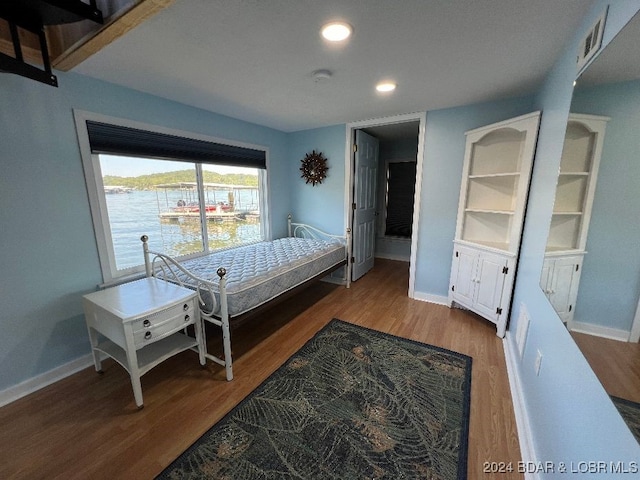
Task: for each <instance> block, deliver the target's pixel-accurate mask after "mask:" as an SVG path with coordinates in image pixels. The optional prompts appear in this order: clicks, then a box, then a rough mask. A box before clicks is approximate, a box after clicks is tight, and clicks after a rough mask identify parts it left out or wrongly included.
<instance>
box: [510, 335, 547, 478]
mask: <svg viewBox="0 0 640 480" xmlns="http://www.w3.org/2000/svg"><path fill="white" fill-rule="evenodd" d="M511 337H512V335H511V332H509V331H507V332H506V334H505V337H504V338H503V339H502V346H503V348H504V358H505V361H506V364H507V375H508V377H509V387H510V389H511V401H512V402H513V411H514V414H515V417H516V426H517V429H518V441H519V443H520V454H521V455H522V461H523V462H534V464H535V463H536V462H537V459H536V452H535V448H534V445H535V444H534V441H533V437H532V436H531V427H530V423H529V415H528V413H527V407H526V403H525V401H524V394H523V392H522V385H521V383H520V374H519V370H518V365H517V359H518V350H517V348H516V347H515V343H514V342H512V341H511ZM539 478H540V476H539V475H538V474H537V473H534V472H531V473H530V472H525V479H526V480H539Z"/></svg>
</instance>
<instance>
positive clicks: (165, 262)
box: [140, 214, 352, 381]
mask: <svg viewBox="0 0 640 480" xmlns="http://www.w3.org/2000/svg"><path fill="white" fill-rule="evenodd" d="M291 219H292V217H291V214H289V216H288V219H287V223H288V234H289V237H300V238H315V239H322V240H338V241H339V242H340V243H342V244H343V245H344V246H345V260H344V261H343V262H341V263H339V264H336V265H334V266H332V267H331V268H330V269H328V270H325V271H323V272H321V273H320V274H319V275H316V276H314V277H313V278H311V279H308V280H307V281H305V282H304V283H302V284H300V285H297V286H294V287H292V288H290V289H289V290H286V291H285V292H282V293H281V294H280V295H279V296H278V297H276V298H274V299H272V300H270V301H268V302H266V303H263V304H260V305H257V306H256V307H255V308H254V310H255V309H258V308H260V307H261V306H263V305H267V304H268V305H271V304H273V303H274V302H275V301H276V300H277V299H278V298H280V297H281V296H282V295H283V294H285V293H287V292H292V291H294V290H295V289H297V288H301V287H302V286H304V285H306V284H307V283H309V282H311V281H314V280H317V279H319V278H322V277H324V276H326V275H328V274H329V273H331V272H332V271H334V270H336V269H338V268H339V267H341V266H346V287H347V288H349V287H350V285H351V248H352V247H351V229H349V228H347V232H346V235H345V236H340V235H332V234H329V233H326V232H323V231H322V230H319V229H317V228H315V227H312V226H311V225H307V224H304V223H294V222H292V221H291ZM140 240H142V249H143V252H144V266H145V272H146V276H147V277H151V276H154V277H156V278H159V279H162V280H165V281H169V282H173V283H176V284H178V285H181V286H185V287H187V288H193V286H188V285H185V284H184V282H183V281H182V280H181V279H180V277H179V276H178V272H181V273H182V274H184V275H186V276H187V277H189V278H190V279H191V280H192V281H193V284H194V285H196V288H195V290H196V292H197V293H198V302H199V304H200V317H201V322H202V342H203V344H204V345H202V348H203V350H202V351H203V352H205V354H204V355H205V357H206V358H208V359H209V360H211V361H213V362H215V363H217V364H219V365H222V366H223V367H225V372H226V377H227V380H228V381H231V380H233V365H232V364H233V360H232V356H231V330H230V320H231V318H232V317H230V316H229V309H228V305H227V290H226V286H227V278H226V274H227V270H226V269H225V268H224V267H223V266H220V268H218V270H217V271H216V273H217V275H218V277H220V282H219V285H218V293H219V296H220V313H219V314H217V315H214V312H215V311H216V310H217V309H218V300H217V299H216V296H215V295H214V289H213V287H214V284H213V283H212V282H211V281H209V280H205V279H203V278H200V277H197V276H196V275H194V274H192V273H191V272H190V271H189V270H187V269H186V268H185V267H183V266H182V265H181V264H180V263H179V262H178V261H177V260H175V259H174V258H172V257H170V256H169V255H166V254H164V253H160V252H154V251H152V250H149V245H148V243H147V242H148V240H149V237H148V236H147V235H143V236H142V237H141V238H140ZM203 292H206V293H207V295H206V296H207V298H210V299H211V308H210V309H207V307H206V304H205V302H204V300H203ZM254 310H250V311H249V312H246V313H244V314H241V315H238V316H236V317H233V318H234V319H236V318H241V317H244V316H248V315H250V314H251V313H252V312H254ZM205 321H207V322H210V323H213V324H214V325H216V326H218V327H220V329H221V330H222V346H223V357H218V356H216V355H213V354H211V353H209V352H207V339H206V334H205V325H206V324H205Z"/></svg>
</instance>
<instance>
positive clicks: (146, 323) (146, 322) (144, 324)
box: [142, 320, 151, 328]
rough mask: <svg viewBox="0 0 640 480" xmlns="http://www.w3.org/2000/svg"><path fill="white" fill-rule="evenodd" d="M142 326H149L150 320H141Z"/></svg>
mask: <svg viewBox="0 0 640 480" xmlns="http://www.w3.org/2000/svg"><path fill="white" fill-rule="evenodd" d="M142 326H143V327H147V328H148V327H150V326H151V322H150V321H149V320H145V321H144V322H142Z"/></svg>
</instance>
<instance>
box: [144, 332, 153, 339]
mask: <svg viewBox="0 0 640 480" xmlns="http://www.w3.org/2000/svg"><path fill="white" fill-rule="evenodd" d="M150 338H151V332H147V333H145V334H144V339H145V340H149V339H150Z"/></svg>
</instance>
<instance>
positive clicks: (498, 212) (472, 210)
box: [465, 208, 515, 215]
mask: <svg viewBox="0 0 640 480" xmlns="http://www.w3.org/2000/svg"><path fill="white" fill-rule="evenodd" d="M465 212H468V213H490V214H496V215H513V214H514V213H515V212H514V211H513V210H486V209H483V208H467V209H465Z"/></svg>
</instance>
